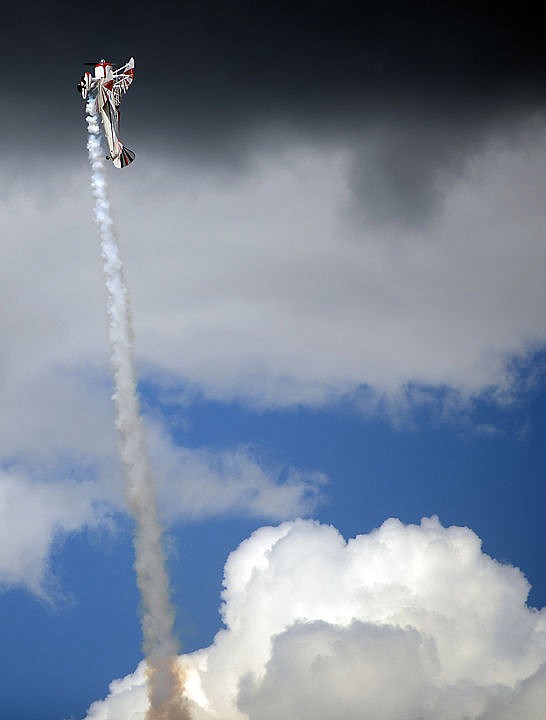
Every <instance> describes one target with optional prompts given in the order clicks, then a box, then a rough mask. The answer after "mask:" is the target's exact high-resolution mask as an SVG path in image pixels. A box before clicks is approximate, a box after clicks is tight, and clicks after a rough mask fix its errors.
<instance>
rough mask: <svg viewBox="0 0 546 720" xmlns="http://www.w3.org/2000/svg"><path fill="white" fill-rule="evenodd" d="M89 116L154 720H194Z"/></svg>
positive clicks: (125, 305) (92, 112)
mask: <svg viewBox="0 0 546 720" xmlns="http://www.w3.org/2000/svg"><path fill="white" fill-rule="evenodd" d="M86 113H87V117H86V120H87V127H88V132H89V139H88V142H87V149H88V152H89V162H90V163H91V168H92V177H91V187H92V190H93V196H94V198H95V209H94V210H95V221H96V223H97V226H98V229H99V236H100V247H101V256H102V262H103V273H104V280H105V285H106V291H107V311H108V320H109V323H108V327H109V330H108V332H109V341H110V348H111V363H112V369H113V373H114V385H115V391H114V395H113V400H114V405H115V414H116V427H117V429H118V431H119V436H120V443H119V447H120V454H121V459H122V462H123V468H124V475H125V495H126V499H127V504H128V507H129V511H130V513H131V515H132V517H133V518H134V521H135V537H134V547H135V570H136V575H137V584H138V588H139V590H140V595H141V600H142V611H141V612H142V618H141V622H142V630H143V650H144V654H145V656H146V663H147V681H148V699H149V710H148V714H147V720H186V719H187V718H189V717H190V714H189V710H188V707H187V704H186V701H185V700H184V698H183V696H182V692H183V689H184V672H183V669H182V667H181V665H180V664H179V660H178V646H177V642H176V639H175V636H174V633H173V625H174V609H173V607H172V604H171V599H170V589H169V579H168V575H167V570H166V565H165V556H164V550H163V542H162V529H161V526H160V524H159V520H158V514H157V505H156V497H155V488H154V483H153V480H152V476H151V473H150V468H149V463H148V459H147V455H146V448H145V442H144V432H143V426H142V419H141V417H140V410H139V403H138V397H137V392H136V380H135V371H134V366H133V358H132V329H131V316H130V308H129V295H128V291H127V286H126V283H125V279H124V274H123V266H122V262H121V259H120V255H119V248H118V245H117V241H116V236H115V232H114V226H113V222H112V217H111V214H110V203H109V200H108V192H107V183H106V177H105V174H104V160H103V157H104V155H103V151H102V148H101V142H100V129H99V123H98V116H97V113H96V108H95V101H94V99H91V100H89V102H88V103H87V107H86Z"/></svg>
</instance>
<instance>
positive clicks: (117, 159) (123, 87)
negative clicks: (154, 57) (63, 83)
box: [76, 58, 135, 168]
mask: <svg viewBox="0 0 546 720" xmlns="http://www.w3.org/2000/svg"><path fill="white" fill-rule="evenodd" d="M86 65H94V67H95V74H94V76H93V75H91V73H90V72H84V74H83V75H82V76H81V79H80V82H79V83H78V84H77V85H76V89H77V90H78V92H79V93H80V94H81V96H82V98H83V99H84V100H86V99H87V96H88V95H91V97H94V98H95V103H96V110H97V112H98V113H100V117H101V120H102V124H103V126H104V134H105V135H106V140H107V142H108V148H109V150H110V154H109V155H107V156H106V159H107V160H111V161H112V162H113V163H114V165H115V166H116V167H117V168H122V167H125V166H126V165H129V163H132V162H133V160H134V159H135V154H134V152H133V151H132V150H129V149H128V148H126V147H124V145H123V143H122V142H121V140H120V139H119V106H120V103H121V98H122V97H123V95H124V94H125V93H126V92H127V90H128V88H129V85H130V84H131V83H132V82H133V77H134V74H135V61H134V58H131V59H130V60H129V62H127V63H126V64H125V65H122V66H121V67H120V68H118V69H117V70H114V69H113V66H112V63H111V62H108V61H107V60H101V61H100V62H98V63H86Z"/></svg>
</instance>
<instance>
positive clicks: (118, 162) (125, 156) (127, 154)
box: [113, 147, 135, 168]
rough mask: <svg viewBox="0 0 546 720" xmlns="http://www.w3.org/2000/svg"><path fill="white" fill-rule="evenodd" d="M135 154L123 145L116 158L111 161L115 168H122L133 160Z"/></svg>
mask: <svg viewBox="0 0 546 720" xmlns="http://www.w3.org/2000/svg"><path fill="white" fill-rule="evenodd" d="M134 159H135V154H134V152H133V151H132V150H129V148H126V147H124V148H123V149H122V151H121V152H120V154H119V155H118V156H117V158H116V159H115V160H114V161H113V162H114V165H115V166H116V167H117V168H123V167H126V166H127V165H129V164H130V163H132V162H133V160H134Z"/></svg>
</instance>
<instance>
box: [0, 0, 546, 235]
mask: <svg viewBox="0 0 546 720" xmlns="http://www.w3.org/2000/svg"><path fill="white" fill-rule="evenodd" d="M431 8H432V9H431ZM1 39H2V43H1V50H0V53H1V54H2V56H3V58H4V59H3V65H4V68H13V73H9V74H8V76H7V77H4V82H5V83H6V84H7V86H8V89H9V95H10V96H11V97H12V98H13V102H12V104H11V107H12V108H14V110H15V112H14V113H13V115H12V116H11V118H10V121H11V122H10V124H11V126H12V127H11V133H12V138H13V139H14V142H15V144H16V145H17V146H18V147H22V149H23V150H24V149H25V147H27V148H32V149H35V148H36V147H37V146H38V145H40V144H41V145H43V142H40V141H41V139H43V135H44V132H48V130H50V131H52V132H48V135H47V144H48V146H49V147H51V148H52V149H55V150H58V149H59V148H61V147H62V148H63V149H64V150H66V149H68V150H70V148H71V147H72V146H73V144H74V145H76V144H77V143H78V141H79V139H80V135H81V133H80V130H81V128H80V127H79V126H78V125H77V122H76V117H78V113H79V111H80V110H81V108H79V105H78V99H77V97H75V96H74V95H73V93H72V87H73V84H74V83H75V81H76V80H77V78H78V75H79V73H80V71H81V69H82V68H81V64H82V62H84V61H89V60H94V59H95V58H97V57H98V56H109V57H110V58H111V59H113V60H114V61H119V62H123V61H125V60H126V58H127V57H128V56H129V55H131V54H132V55H134V56H135V58H136V63H137V73H138V75H137V77H138V81H139V87H138V93H137V92H136V91H132V94H131V97H130V98H129V96H128V98H127V100H126V101H125V102H126V105H125V107H126V108H127V116H128V117H129V113H130V120H127V121H126V124H127V126H128V128H129V132H130V134H132V136H133V137H135V136H137V137H138V143H139V144H140V145H141V146H144V147H146V146H147V145H150V146H152V148H153V149H154V150H155V149H161V151H162V152H166V149H167V147H170V148H171V150H172V149H175V151H176V152H183V153H184V155H185V156H188V155H189V156H191V155H194V156H195V157H196V158H198V159H199V160H203V159H205V158H209V159H213V160H214V161H221V162H228V163H229V164H232V163H234V162H235V161H236V160H237V159H238V158H239V159H241V158H243V159H244V155H245V152H246V151H249V150H252V148H253V146H254V144H255V143H257V142H258V138H259V137H261V136H263V133H264V132H265V131H266V130H267V131H269V132H271V131H272V128H274V129H275V131H276V132H277V133H279V134H281V135H284V136H285V137H291V138H293V137H298V136H299V137H304V138H305V139H306V140H312V141H325V142H334V143H336V142H342V143H345V144H347V145H348V146H350V147H351V148H353V147H354V148H356V152H355V155H354V163H353V187H354V189H355V191H356V194H357V197H358V198H359V199H360V201H361V202H362V203H363V204H364V210H365V211H367V212H368V214H371V215H372V216H375V218H376V219H377V220H381V219H382V218H383V217H392V216H393V214H394V215H396V216H398V217H399V218H400V219H402V220H404V221H410V222H413V221H418V220H419V218H422V217H426V216H427V214H428V213H429V212H430V211H431V208H432V207H433V205H434V203H435V200H436V196H437V194H438V187H439V185H438V181H439V179H441V178H442V177H444V176H448V175H449V174H450V173H452V172H453V171H456V169H457V167H458V165H459V164H460V161H461V158H462V157H464V156H465V153H467V152H468V151H469V150H472V149H473V148H475V147H476V146H477V145H479V143H480V142H481V140H482V138H483V137H484V136H485V135H486V134H487V133H488V132H489V131H490V129H491V128H493V129H495V127H496V126H502V124H503V122H506V123H507V124H509V122H508V121H509V119H510V118H513V117H515V116H520V115H521V114H522V113H523V114H524V113H532V112H534V111H536V110H537V109H540V108H542V105H543V102H544V79H545V76H546V61H545V53H544V47H545V40H546V33H545V31H544V28H543V25H542V23H541V22H540V18H539V17H538V16H536V17H533V16H532V15H531V13H530V11H529V10H528V9H527V10H525V11H522V10H521V7H519V8H511V9H510V8H509V9H501V8H500V7H495V8H494V11H492V10H491V6H490V5H489V6H488V7H487V8H486V7H485V6H480V5H479V4H478V5H477V6H476V5H472V6H471V5H469V4H465V3H457V4H450V3H438V4H428V3H426V4H423V3H385V2H377V3H363V4H360V5H358V4H355V3H344V2H336V3H333V2H327V1H326V0H319V1H317V2H314V3H309V2H297V0H296V1H295V2H291V3H275V2H251V1H249V0H245V1H243V0H235V1H232V2H227V1H224V2H218V1H217V2H211V1H210V0H209V1H207V0H200V1H198V0H192V1H189V2H178V3H177V2H165V1H164V0H163V1H162V0H160V2H156V3H153V4H142V5H136V6H133V5H130V4H126V3H123V4H121V3H109V4H107V5H104V6H98V5H89V6H86V5H85V4H77V3H68V2H56V3H51V4H49V3H37V2H36V3H24V4H21V5H12V6H11V7H10V9H9V10H8V14H7V16H6V17H5V18H4V23H3V30H2V38H1ZM29 106H30V109H29ZM23 108H25V109H23ZM37 118H39V119H40V125H37ZM14 121H15V122H14ZM368 137H372V138H373V140H374V143H375V144H374V146H373V147H372V148H370V147H369V144H367V142H366V141H367V138H368Z"/></svg>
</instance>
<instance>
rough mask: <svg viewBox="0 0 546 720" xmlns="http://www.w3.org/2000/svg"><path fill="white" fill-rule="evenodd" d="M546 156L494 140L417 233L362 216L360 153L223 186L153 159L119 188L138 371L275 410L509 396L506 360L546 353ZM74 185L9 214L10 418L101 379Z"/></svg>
mask: <svg viewBox="0 0 546 720" xmlns="http://www.w3.org/2000/svg"><path fill="white" fill-rule="evenodd" d="M545 138H546V135H545V131H544V123H543V121H542V120H541V119H540V118H538V119H537V120H536V121H535V122H530V121H529V122H526V123H523V124H522V125H521V126H520V128H519V132H518V133H517V134H516V135H515V136H514V138H513V141H511V142H506V141H501V140H500V139H498V138H497V139H490V140H489V142H488V143H486V145H485V146H484V147H482V148H481V149H479V151H478V150H476V153H475V155H474V156H473V157H472V158H471V160H469V159H468V158H467V159H466V160H465V161H464V163H462V167H463V170H464V171H463V172H462V173H460V174H459V175H458V176H457V178H456V179H455V180H453V182H452V183H451V184H450V186H449V192H447V194H446V196H445V198H444V201H443V205H442V209H441V212H439V213H437V214H435V215H434V217H431V219H430V222H429V223H428V224H427V226H426V227H425V228H421V229H419V230H417V229H415V228H413V229H412V228H407V227H406V228H404V227H402V226H401V225H400V224H399V223H397V222H394V223H393V224H388V223H387V224H386V225H385V224H383V225H381V226H380V227H379V226H377V224H375V222H374V220H373V218H368V219H369V220H370V221H369V222H368V221H367V219H366V218H367V214H368V215H369V213H367V210H366V207H365V206H362V208H360V210H359V213H360V214H359V213H355V208H354V197H353V195H352V192H351V182H352V181H351V172H352V171H351V168H352V164H353V161H354V158H353V155H352V151H351V149H350V148H349V147H343V146H342V145H335V144H334V145H330V146H326V145H321V144H314V145H313V144H307V145H305V144H297V143H296V144H288V145H283V146H277V145H274V146H272V147H270V148H263V149H262V152H261V153H258V154H256V155H255V157H254V159H253V162H252V163H251V164H250V165H249V166H248V168H247V170H246V171H245V172H244V173H235V174H230V173H229V172H228V171H226V174H223V175H222V174H220V175H218V174H215V173H212V172H209V170H207V169H198V168H196V167H195V166H188V167H184V166H178V165H177V164H175V163H172V162H171V163H167V162H165V161H163V160H161V159H160V158H158V157H151V156H149V155H148V156H147V155H146V151H145V149H144V148H143V151H142V152H141V154H140V155H139V164H140V167H141V171H140V172H139V173H133V174H128V175H124V176H123V177H120V176H119V175H118V176H115V177H114V176H112V182H113V183H114V187H113V196H114V212H115V214H116V218H117V223H118V227H119V233H120V239H121V244H122V251H123V255H124V259H125V264H126V270H127V276H128V284H129V288H130V290H131V292H132V296H133V298H132V299H133V310H134V321H135V330H136V353H137V359H138V361H139V363H140V368H141V369H142V370H144V371H146V372H148V374H149V377H150V378H152V380H153V379H154V378H155V379H160V380H162V381H165V380H166V381H170V382H171V383H172V385H173V386H175V387H176V386H184V387H185V388H186V389H187V388H190V390H197V391H200V392H202V393H204V394H205V395H206V396H207V397H209V398H216V399H221V400H226V401H231V400H234V399H237V400H240V399H243V400H245V401H247V402H250V403H253V404H255V405H259V406H262V407H263V406H266V407H279V406H288V405H295V404H299V403H303V404H307V405H318V404H324V403H328V402H329V401H331V400H335V399H337V398H339V397H340V396H346V395H347V394H350V393H352V392H354V391H355V390H356V389H358V388H361V387H363V386H364V387H367V388H368V389H369V390H371V391H372V392H373V393H376V394H377V395H382V394H387V395H390V396H391V397H394V396H396V395H397V394H398V395H399V394H400V393H403V392H405V388H407V387H408V386H409V385H413V386H419V385H421V386H444V387H445V386H447V387H450V388H452V389H454V390H455V391H456V392H459V393H461V394H462V395H463V396H468V395H472V394H475V393H480V392H482V391H483V390H484V389H486V388H491V387H492V386H495V387H497V388H501V389H503V390H507V389H508V388H509V387H510V382H511V377H510V370H509V368H510V361H511V360H512V358H513V357H514V356H522V357H525V355H526V353H528V352H532V351H534V350H535V349H536V348H537V347H541V346H542V345H543V344H544V341H545V339H546V326H545V324H544V317H543V313H541V308H542V307H543V306H544V303H545V302H546V298H545V297H544V295H545V290H544V283H543V281H542V278H543V268H544V267H545V265H546V250H545V248H544V243H543V242H542V228H543V226H544V220H545V218H544V204H543V202H542V196H541V192H540V188H541V187H543V183H544V179H545V178H544V166H545V163H544V160H545V158H546V139H545ZM361 149H362V151H364V149H365V148H364V149H363V148H362V147H361ZM369 149H370V152H372V151H373V143H372V145H370V148H369ZM274 151H275V152H274ZM393 162H394V160H393ZM135 167H136V166H135ZM128 172H129V171H128ZM404 172H406V171H404ZM71 178H72V179H71V182H70V183H68V181H67V179H66V177H65V176H64V175H63V172H59V183H56V182H51V183H50V185H51V186H52V188H50V187H49V185H48V188H47V189H46V190H45V191H44V190H43V187H42V186H41V184H40V183H34V184H31V185H28V186H24V187H22V186H20V185H18V184H17V182H15V181H14V183H13V185H12V186H11V187H10V189H9V192H8V193H7V196H6V198H4V199H3V200H2V209H3V211H4V212H3V213H2V220H3V227H2V230H3V237H4V238H6V239H7V238H11V239H12V240H11V241H10V242H7V240H5V242H6V246H7V252H6V258H7V260H6V262H7V263H8V264H7V265H5V266H3V267H5V268H9V272H8V271H7V270H6V283H5V284H3V285H2V291H0V292H1V293H2V294H3V295H4V296H5V301H6V305H7V304H8V303H9V304H10V307H11V312H10V313H9V315H8V314H5V315H3V316H2V319H1V320H0V323H1V325H2V326H1V328H0V330H1V332H2V334H3V336H4V337H6V338H9V343H7V346H6V353H5V354H4V356H3V358H2V370H3V382H4V388H5V393H6V397H7V400H8V404H9V405H10V406H15V407H16V413H20V412H23V410H24V407H25V406H28V402H29V400H27V401H26V402H23V403H22V404H21V403H20V399H21V398H22V397H24V395H25V393H27V394H28V388H29V387H30V386H32V385H34V386H36V385H39V384H41V385H42V390H41V393H42V394H44V393H45V390H44V389H43V388H44V387H45V385H44V384H43V383H42V381H41V379H38V378H40V373H42V372H50V370H49V369H51V368H55V369H57V370H58V368H62V369H63V370H70V368H73V367H75V368H82V367H83V368H86V367H89V365H91V366H96V365H97V364H98V365H100V366H102V367H103V368H104V367H105V345H106V340H105V329H104V320H103V313H104V307H103V302H104V298H103V291H102V288H101V287H100V280H99V272H98V249H97V248H96V247H95V241H94V238H95V235H94V228H93V226H92V223H91V219H90V217H89V216H90V202H89V198H88V192H87V178H86V176H85V175H84V174H82V175H79V174H77V173H72V175H71ZM370 182H371V183H372V184H374V182H375V180H374V176H373V173H372V175H370ZM407 182H408V183H409V182H410V179H408V180H407ZM411 182H413V181H411ZM377 183H378V184H379V185H381V179H380V178H378V179H377ZM412 192H413V191H412ZM412 202H413V201H412ZM410 204H411V203H410ZM375 205H377V207H378V208H379V204H378V202H376V203H375ZM360 211H362V212H360ZM82 218H84V219H83V220H82ZM21 358H23V360H21ZM44 368H45V370H44ZM34 412H35V411H34V408H33V409H32V413H33V414H34ZM8 417H11V415H8ZM33 422H34V424H36V422H37V419H36V418H35V419H34V421H33ZM7 425H9V434H11V433H13V432H15V430H16V429H20V428H24V424H22V423H15V424H14V423H7Z"/></svg>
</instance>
